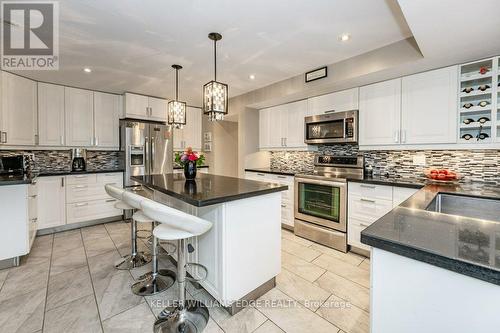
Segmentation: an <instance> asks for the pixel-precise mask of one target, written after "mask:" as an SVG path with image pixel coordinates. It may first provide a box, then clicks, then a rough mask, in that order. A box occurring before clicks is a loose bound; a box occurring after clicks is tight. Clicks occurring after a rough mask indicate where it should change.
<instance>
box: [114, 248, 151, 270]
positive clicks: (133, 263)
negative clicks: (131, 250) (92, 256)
mask: <svg viewBox="0 0 500 333" xmlns="http://www.w3.org/2000/svg"><path fill="white" fill-rule="evenodd" d="M150 262H151V255H150V254H149V253H145V252H137V253H136V254H134V255H131V254H129V255H127V256H125V257H123V258H121V259H120V260H119V261H118V262H116V264H115V267H116V268H117V269H123V270H125V269H127V270H128V269H133V268H137V267H142V266H144V265H146V264H149V263H150Z"/></svg>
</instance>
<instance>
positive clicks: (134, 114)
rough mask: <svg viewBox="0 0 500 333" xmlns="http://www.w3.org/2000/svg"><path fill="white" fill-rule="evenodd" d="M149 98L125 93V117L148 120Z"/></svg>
mask: <svg viewBox="0 0 500 333" xmlns="http://www.w3.org/2000/svg"><path fill="white" fill-rule="evenodd" d="M148 113H149V98H148V97H147V96H143V95H136V94H131V93H125V117H130V118H139V119H147V118H148V117H149V115H148Z"/></svg>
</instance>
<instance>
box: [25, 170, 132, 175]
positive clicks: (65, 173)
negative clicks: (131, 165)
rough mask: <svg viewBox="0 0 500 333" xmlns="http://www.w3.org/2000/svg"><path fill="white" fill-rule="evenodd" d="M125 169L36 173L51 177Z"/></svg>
mask: <svg viewBox="0 0 500 333" xmlns="http://www.w3.org/2000/svg"><path fill="white" fill-rule="evenodd" d="M124 171H125V170H123V169H107V170H87V171H40V172H39V173H36V174H35V175H36V176H37V177H50V176H69V175H82V174H83V175H85V174H93V173H113V172H124Z"/></svg>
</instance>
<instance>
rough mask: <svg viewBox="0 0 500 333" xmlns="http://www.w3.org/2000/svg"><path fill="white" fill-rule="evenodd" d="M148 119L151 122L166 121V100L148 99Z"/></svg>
mask: <svg viewBox="0 0 500 333" xmlns="http://www.w3.org/2000/svg"><path fill="white" fill-rule="evenodd" d="M149 112H150V114H149V117H150V118H151V119H153V120H158V121H167V100H166V99H161V98H154V97H149Z"/></svg>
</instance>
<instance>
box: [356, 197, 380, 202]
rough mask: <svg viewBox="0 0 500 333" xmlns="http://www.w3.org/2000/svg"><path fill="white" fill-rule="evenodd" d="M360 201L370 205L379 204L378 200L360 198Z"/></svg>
mask: <svg viewBox="0 0 500 333" xmlns="http://www.w3.org/2000/svg"><path fill="white" fill-rule="evenodd" d="M359 200H361V201H364V202H369V203H375V202H377V201H376V200H371V199H365V198H360V199H359Z"/></svg>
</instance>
